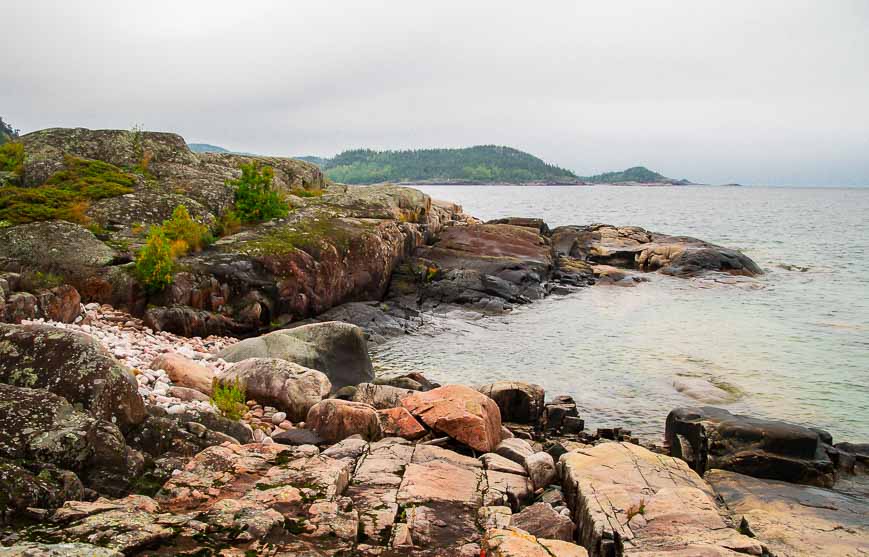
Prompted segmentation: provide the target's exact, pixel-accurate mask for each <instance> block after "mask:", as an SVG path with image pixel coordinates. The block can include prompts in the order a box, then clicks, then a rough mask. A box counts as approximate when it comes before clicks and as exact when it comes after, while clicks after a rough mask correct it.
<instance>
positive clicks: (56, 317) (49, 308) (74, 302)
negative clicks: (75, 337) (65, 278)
mask: <svg viewBox="0 0 869 557" xmlns="http://www.w3.org/2000/svg"><path fill="white" fill-rule="evenodd" d="M36 298H37V301H38V304H39V314H40V316H41V317H43V318H44V319H49V320H51V321H59V322H61V323H72V322H73V321H75V319H76V317H78V316H79V315H81V296H79V294H78V290H76V289H75V288H73V287H72V286H70V285H68V284H64V285H63V286H58V287H57V288H52V289H51V290H42V291H40V292H39V293H38V294H37V295H36Z"/></svg>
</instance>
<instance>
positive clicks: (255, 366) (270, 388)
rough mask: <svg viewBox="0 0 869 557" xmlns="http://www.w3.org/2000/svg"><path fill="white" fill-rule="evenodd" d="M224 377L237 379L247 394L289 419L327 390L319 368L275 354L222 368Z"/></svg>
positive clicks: (298, 415)
mask: <svg viewBox="0 0 869 557" xmlns="http://www.w3.org/2000/svg"><path fill="white" fill-rule="evenodd" d="M223 380H224V381H235V380H239V381H241V382H242V383H243V384H244V385H245V388H246V389H247V391H246V392H247V396H248V397H251V398H254V399H256V401H257V402H260V403H263V404H271V405H274V406H275V407H276V408H279V409H280V410H281V411H283V412H286V413H287V416H288V417H289V419H290V421H293V422H299V421H302V420H304V419H305V417H306V416H307V415H308V412H309V411H310V410H311V407H313V406H314V405H315V404H317V403H318V402H320V401H321V400H322V399H323V397H325V396H328V394H329V391H330V390H331V385H330V383H329V379H328V378H327V377H326V375H325V374H324V373H322V372H319V371H316V370H313V369H309V368H306V367H303V366H301V365H298V364H294V363H292V362H288V361H286V360H282V359H277V358H250V359H247V360H243V361H241V362H239V363H237V364H235V365H233V366H232V367H230V368H229V369H227V370H226V372H225V373H224V376H223Z"/></svg>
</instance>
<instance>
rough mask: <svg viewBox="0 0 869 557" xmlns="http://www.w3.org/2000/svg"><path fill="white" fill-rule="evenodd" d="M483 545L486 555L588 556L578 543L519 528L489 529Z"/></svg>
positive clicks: (490, 556)
mask: <svg viewBox="0 0 869 557" xmlns="http://www.w3.org/2000/svg"><path fill="white" fill-rule="evenodd" d="M481 547H482V550H483V552H484V554H485V556H486V557H588V552H586V550H585V549H583V548H582V547H579V546H578V545H575V544H572V543H568V542H563V541H559V540H544V539H538V538H537V537H535V536H532V535H531V534H529V533H528V532H524V531H522V530H520V529H518V528H509V529H500V528H495V529H491V530H487V531H486V535H485V536H484V537H483V541H482V543H481Z"/></svg>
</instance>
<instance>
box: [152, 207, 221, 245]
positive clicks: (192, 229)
mask: <svg viewBox="0 0 869 557" xmlns="http://www.w3.org/2000/svg"><path fill="white" fill-rule="evenodd" d="M163 234H165V235H166V238H167V239H168V240H170V241H171V242H172V245H173V246H175V249H176V250H177V251H178V253H176V254H175V255H176V256H180V255H184V254H185V253H187V252H188V251H191V250H192V251H202V248H204V247H205V246H207V245H208V244H211V243H212V242H213V241H214V238H213V237H212V235H211V232H210V231H209V230H208V227H207V226H205V225H204V224H202V223H199V222H196V221H195V220H193V218H192V217H191V216H190V213H189V212H188V211H187V207H185V206H184V205H178V206H177V207H175V210H174V211H172V217H171V218H169V219H167V220H164V221H163Z"/></svg>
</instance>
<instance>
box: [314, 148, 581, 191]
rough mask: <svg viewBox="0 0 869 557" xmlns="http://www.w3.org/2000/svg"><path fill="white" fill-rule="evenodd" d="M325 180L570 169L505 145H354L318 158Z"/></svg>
mask: <svg viewBox="0 0 869 557" xmlns="http://www.w3.org/2000/svg"><path fill="white" fill-rule="evenodd" d="M321 166H322V168H323V170H324V171H325V173H326V176H328V177H329V178H330V179H332V180H335V181H337V182H343V183H346V184H372V183H376V182H396V181H398V182H408V181H410V182H412V181H430V182H431V181H467V182H506V183H521V182H531V181H554V182H559V181H571V180H575V179H576V176H575V175H574V174H573V173H572V172H570V171H569V170H565V169H563V168H559V167H557V166H554V165H551V164H547V163H545V162H543V161H542V160H540V159H539V158H537V157H535V156H533V155H530V154H528V153H524V152H522V151H519V150H517V149H512V148H510V147H500V146H496V145H481V146H476V147H468V148H465V149H417V150H410V151H372V150H370V149H356V150H352V151H345V152H343V153H340V154H339V155H337V156H336V157H335V158H333V159H328V160H323V161H322V162H321Z"/></svg>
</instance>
